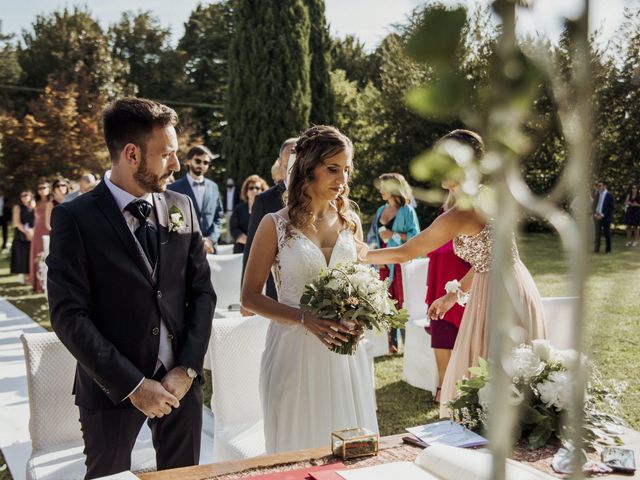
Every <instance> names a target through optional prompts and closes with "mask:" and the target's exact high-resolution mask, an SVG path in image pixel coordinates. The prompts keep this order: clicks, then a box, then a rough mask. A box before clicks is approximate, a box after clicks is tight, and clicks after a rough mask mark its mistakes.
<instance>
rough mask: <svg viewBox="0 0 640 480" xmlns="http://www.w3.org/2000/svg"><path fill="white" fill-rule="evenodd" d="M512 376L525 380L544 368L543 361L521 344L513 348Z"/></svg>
mask: <svg viewBox="0 0 640 480" xmlns="http://www.w3.org/2000/svg"><path fill="white" fill-rule="evenodd" d="M511 368H512V376H513V377H514V378H518V379H521V380H523V381H526V380H528V379H530V378H531V377H535V376H536V375H539V374H540V373H541V372H542V370H544V363H543V362H541V361H540V357H538V355H536V354H535V353H534V352H533V350H531V348H529V347H525V346H521V347H518V348H515V349H514V350H513V357H512V359H511Z"/></svg>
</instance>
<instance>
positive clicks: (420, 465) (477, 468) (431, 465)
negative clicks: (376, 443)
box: [337, 445, 554, 480]
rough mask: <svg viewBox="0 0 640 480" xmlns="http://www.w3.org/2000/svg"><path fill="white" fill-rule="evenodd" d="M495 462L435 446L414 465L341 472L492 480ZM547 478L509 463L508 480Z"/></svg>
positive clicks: (388, 478) (393, 479)
mask: <svg viewBox="0 0 640 480" xmlns="http://www.w3.org/2000/svg"><path fill="white" fill-rule="evenodd" d="M492 461H493V459H492V457H491V453H489V452H488V451H486V450H465V449H464V448H457V447H450V446H447V445H433V446H430V447H427V448H425V449H424V450H423V451H422V453H421V454H420V455H418V458H416V461H415V462H414V463H411V462H393V463H386V464H383V465H376V466H374V467H367V468H358V469H353V470H339V471H338V472H337V473H338V474H339V475H340V476H341V477H342V478H344V479H345V480H398V479H402V480H491V478H492V477H491V466H492ZM546 479H549V480H553V479H554V477H551V476H549V475H547V474H546V473H543V472H540V471H538V470H536V469H534V468H532V467H529V466H528V465H524V464H522V463H518V462H514V461H513V460H507V466H506V480H546Z"/></svg>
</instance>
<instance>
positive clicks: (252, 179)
mask: <svg viewBox="0 0 640 480" xmlns="http://www.w3.org/2000/svg"><path fill="white" fill-rule="evenodd" d="M252 183H253V184H255V185H259V186H260V187H262V191H263V192H264V191H265V190H266V189H267V188H269V184H268V183H267V182H266V181H265V180H264V178H262V177H261V176H260V175H249V176H248V177H247V178H245V180H244V182H242V188H241V189H240V198H241V199H242V201H243V202H246V201H247V191H248V190H249V185H251V184H252Z"/></svg>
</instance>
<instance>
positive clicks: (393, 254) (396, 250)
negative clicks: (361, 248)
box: [364, 208, 484, 265]
mask: <svg viewBox="0 0 640 480" xmlns="http://www.w3.org/2000/svg"><path fill="white" fill-rule="evenodd" d="M483 226H484V224H483V223H482V221H480V220H479V218H478V215H477V214H476V213H475V212H469V211H460V210H457V209H455V208H452V209H451V210H449V211H447V212H446V213H444V214H442V215H440V216H439V217H438V218H436V219H435V221H434V222H433V223H432V224H431V225H430V226H429V227H428V228H427V229H426V230H423V231H422V232H420V233H419V234H418V235H416V236H415V237H413V238H411V239H410V240H408V241H407V242H406V243H405V244H403V245H401V246H399V247H393V248H382V249H379V250H370V251H369V252H368V253H367V256H366V257H365V259H364V261H365V262H366V263H373V264H378V265H380V264H384V265H391V264H396V263H402V262H407V261H409V260H412V259H414V258H417V257H421V256H423V255H426V254H428V253H429V252H432V251H433V250H435V249H436V248H438V247H441V246H442V245H444V244H445V243H447V242H448V241H449V240H452V239H453V238H454V237H456V236H458V235H465V234H470V235H473V234H475V233H478V232H479V231H480V230H482V227H483Z"/></svg>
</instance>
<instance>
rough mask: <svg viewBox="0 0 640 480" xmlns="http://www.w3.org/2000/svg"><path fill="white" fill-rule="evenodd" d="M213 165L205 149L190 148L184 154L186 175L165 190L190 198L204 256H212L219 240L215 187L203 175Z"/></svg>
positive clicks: (219, 206) (221, 217) (218, 203)
mask: <svg viewBox="0 0 640 480" xmlns="http://www.w3.org/2000/svg"><path fill="white" fill-rule="evenodd" d="M212 161H213V154H212V153H211V151H210V150H209V149H208V148H207V147H205V146H204V145H196V146H194V147H191V148H190V149H189V151H188V152H187V159H186V161H185V165H186V167H187V174H186V175H185V176H183V177H182V178H180V179H178V180H176V181H175V182H173V183H172V184H171V185H169V186H168V187H167V188H168V189H169V190H173V191H174V192H179V193H183V194H184V195H189V197H190V198H191V202H192V203H193V205H194V207H195V209H196V214H197V215H198V222H199V223H200V231H201V232H202V236H203V237H204V239H205V240H204V241H205V249H206V251H207V253H214V252H215V247H216V245H217V244H218V239H219V238H220V231H221V230H222V222H223V220H224V210H223V208H222V201H221V199H220V190H219V189H218V185H217V184H216V183H215V182H214V181H212V180H209V179H208V178H206V177H205V176H204V175H205V173H207V170H209V166H210V165H211V162H212Z"/></svg>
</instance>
